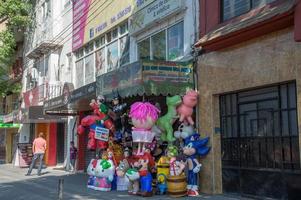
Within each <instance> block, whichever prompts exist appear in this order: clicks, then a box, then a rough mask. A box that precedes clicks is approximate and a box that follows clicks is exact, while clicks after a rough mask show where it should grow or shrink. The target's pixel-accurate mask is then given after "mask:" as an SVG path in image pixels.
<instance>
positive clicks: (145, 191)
mask: <svg viewBox="0 0 301 200" xmlns="http://www.w3.org/2000/svg"><path fill="white" fill-rule="evenodd" d="M138 163H139V175H140V195H141V196H143V197H150V196H152V195H153V193H152V181H153V178H152V175H151V173H150V171H149V169H151V168H152V167H154V165H155V162H154V159H153V157H152V156H151V154H149V153H144V155H142V156H140V158H139V161H138Z"/></svg>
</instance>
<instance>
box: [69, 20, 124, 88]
mask: <svg viewBox="0 0 301 200" xmlns="http://www.w3.org/2000/svg"><path fill="white" fill-rule="evenodd" d="M125 24H127V25H126V26H127V29H126V31H125V32H124V33H121V27H122V26H124V25H125ZM128 27H129V22H128V20H125V21H124V22H122V23H120V24H118V25H117V26H115V27H113V28H111V29H110V30H108V31H107V32H104V33H103V34H101V35H99V36H97V37H96V38H95V39H93V40H91V41H89V42H87V43H86V44H85V45H84V46H82V47H81V48H79V49H78V50H77V51H75V52H74V53H73V54H74V56H75V59H74V61H73V63H74V68H75V70H74V73H75V74H74V77H76V63H77V62H78V61H80V60H82V59H83V65H84V72H83V75H84V83H83V85H82V86H84V85H86V83H85V66H86V61H85V60H86V57H88V56H90V55H91V54H93V68H94V81H95V80H96V77H97V76H98V75H97V73H96V63H95V58H96V53H97V52H98V51H99V50H101V49H104V56H105V62H104V63H105V66H104V70H103V72H102V74H105V73H107V72H109V71H108V66H107V51H108V47H109V46H110V45H111V44H113V43H114V42H117V49H118V65H117V67H116V68H119V67H122V66H124V65H126V64H128V63H130V59H129V62H127V63H123V64H122V65H121V45H120V44H121V39H123V38H124V37H129V30H128ZM116 30H117V37H115V38H113V31H116ZM108 35H110V36H111V40H110V41H109V42H108ZM102 38H104V43H102V42H101V40H102ZM97 41H99V44H100V45H99V46H97V44H96V43H97ZM91 44H93V50H91V51H89V52H86V48H87V47H88V46H89V45H91ZM81 51H82V52H81ZM79 55H80V56H79ZM129 57H130V54H129ZM73 81H75V80H73ZM75 82H76V81H75ZM75 85H76V87H77V84H75ZM82 86H80V87H82Z"/></svg>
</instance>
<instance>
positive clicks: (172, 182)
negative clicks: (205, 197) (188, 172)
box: [167, 174, 187, 197]
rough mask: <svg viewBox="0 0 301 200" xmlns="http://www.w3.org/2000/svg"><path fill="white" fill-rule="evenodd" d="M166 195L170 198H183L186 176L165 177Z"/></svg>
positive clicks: (185, 188)
mask: <svg viewBox="0 0 301 200" xmlns="http://www.w3.org/2000/svg"><path fill="white" fill-rule="evenodd" d="M167 193H168V195H169V196H171V197H183V196H186V195H187V182H186V176H185V175H184V174H183V175H179V176H168V177H167Z"/></svg>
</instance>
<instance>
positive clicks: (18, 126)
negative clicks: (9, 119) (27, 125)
mask: <svg viewBox="0 0 301 200" xmlns="http://www.w3.org/2000/svg"><path fill="white" fill-rule="evenodd" d="M0 128H20V124H11V123H0Z"/></svg>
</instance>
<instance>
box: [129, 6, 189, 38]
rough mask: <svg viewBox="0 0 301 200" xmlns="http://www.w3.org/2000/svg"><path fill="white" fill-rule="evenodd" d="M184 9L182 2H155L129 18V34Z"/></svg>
mask: <svg viewBox="0 0 301 200" xmlns="http://www.w3.org/2000/svg"><path fill="white" fill-rule="evenodd" d="M183 8H184V2H183V0H156V1H154V2H152V3H150V4H148V5H147V6H146V7H144V8H143V9H141V10H140V11H138V12H136V13H134V14H133V16H132V17H131V18H130V21H131V23H130V29H129V32H130V34H134V33H137V32H139V31H141V30H143V29H144V28H145V27H147V26H150V25H152V24H154V23H156V22H157V21H158V20H160V19H162V18H164V17H167V16H169V15H171V14H174V13H176V12H178V11H180V10H182V9H183Z"/></svg>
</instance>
